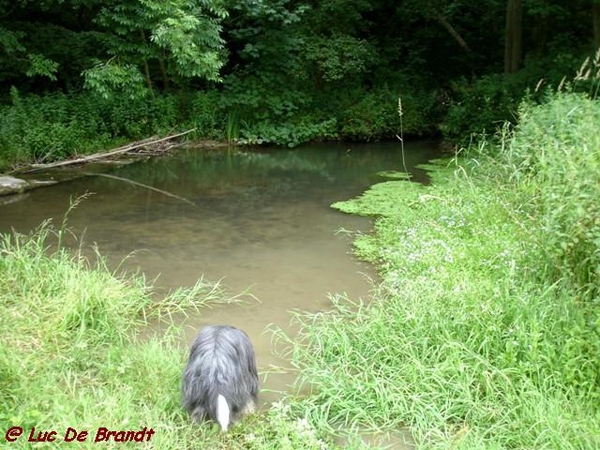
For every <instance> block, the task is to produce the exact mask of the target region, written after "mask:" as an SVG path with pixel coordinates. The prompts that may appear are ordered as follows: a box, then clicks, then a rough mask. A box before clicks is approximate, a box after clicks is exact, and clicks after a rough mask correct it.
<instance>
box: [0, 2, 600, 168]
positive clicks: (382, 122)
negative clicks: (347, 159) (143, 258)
mask: <svg viewBox="0 0 600 450" xmlns="http://www.w3.org/2000/svg"><path fill="white" fill-rule="evenodd" d="M599 23H600V7H599V6H598V3H597V2H590V1H584V0H580V1H579V0H578V1H575V2H573V1H572V0H571V1H567V0H560V1H547V0H540V1H536V2H524V3H523V2H520V1H516V0H487V1H485V2H477V3H474V2H467V1H464V0H435V1H428V2H415V1H409V0H405V1H402V2H389V1H381V0H352V1H329V0H316V1H296V2H291V1H289V0H264V1H255V0H245V1H237V0H236V1H229V0H225V1H219V0H207V1H204V2H197V1H193V0H177V1H171V2H168V3H164V2H162V1H160V0H144V1H139V0H127V1H119V2H114V1H109V2H106V1H99V0H86V1H81V0H68V1H63V0H52V1H44V2H7V1H4V2H0V43H1V45H0V63H1V64H0V66H1V67H2V70H1V71H0V81H1V82H2V89H0V168H2V169H4V168H10V167H12V166H14V165H15V164H18V163H19V162H31V161H32V160H33V161H36V162H48V161H52V160H56V159H62V158H65V157H69V156H71V155H74V154H78V155H81V154H85V153H91V152H95V151H98V150H101V149H103V148H111V147H116V146H118V145H121V144H123V143H124V142H128V141H132V140H139V139H142V138H146V137H148V136H153V135H164V134H168V133H172V132H176V131H186V130H188V129H192V128H195V129H196V132H195V134H194V135H192V136H190V138H192V139H206V138H210V139H214V138H218V139H230V140H235V141H238V142H242V143H251V144H261V143H264V144H267V143H271V144H277V145H292V146H293V145H297V144H299V143H301V142H306V141H310V140H323V139H356V140H375V139H385V138H390V137H394V135H395V134H396V133H397V131H398V128H399V120H398V116H397V114H396V108H395V105H396V100H397V98H398V96H401V97H402V98H403V101H404V106H405V114H404V118H403V119H404V120H403V122H404V123H403V128H404V134H405V136H406V137H411V136H413V137H414V136H432V135H440V134H441V135H442V136H443V137H445V138H446V139H448V140H449V141H451V142H455V141H457V140H460V141H463V140H466V141H468V140H469V138H470V135H471V133H479V132H482V131H483V130H488V131H489V132H493V131H494V129H495V128H496V127H497V126H499V125H501V123H503V121H505V120H509V121H513V122H514V121H515V120H516V118H517V115H518V110H517V107H518V104H519V102H520V100H521V98H522V97H523V95H524V93H525V90H526V89H529V90H530V92H531V94H530V95H531V96H537V95H541V92H542V91H541V90H540V89H538V90H537V92H536V89H535V88H536V86H538V85H539V84H541V86H544V87H545V86H554V87H556V86H557V85H558V84H559V83H560V80H561V79H562V78H563V77H565V76H567V77H570V76H571V75H573V72H574V70H575V69H576V67H577V66H578V64H579V62H580V61H582V60H583V59H584V58H585V57H586V56H588V55H590V54H591V53H593V51H594V49H595V48H597V46H598V44H599V43H600V31H599V30H600V26H599V25H598V24H599ZM538 87H539V86H538Z"/></svg>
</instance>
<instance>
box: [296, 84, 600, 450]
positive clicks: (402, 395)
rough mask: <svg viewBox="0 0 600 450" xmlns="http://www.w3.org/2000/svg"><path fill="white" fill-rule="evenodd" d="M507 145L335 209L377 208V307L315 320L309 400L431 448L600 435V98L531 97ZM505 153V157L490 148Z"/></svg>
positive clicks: (333, 421)
mask: <svg viewBox="0 0 600 450" xmlns="http://www.w3.org/2000/svg"><path fill="white" fill-rule="evenodd" d="M520 116H521V122H520V123H519V125H518V126H517V127H516V129H515V130H514V131H506V132H505V133H504V135H502V136H501V139H500V140H499V143H497V144H493V143H491V142H489V141H483V142H481V143H480V145H479V147H478V148H477V149H471V150H470V151H469V152H468V154H467V155H465V156H464V157H459V158H457V159H454V160H452V161H451V162H450V163H447V162H444V163H443V164H442V163H440V164H442V165H437V166H435V168H434V170H433V172H432V176H433V179H434V183H433V184H432V185H431V186H421V185H416V184H412V183H409V182H406V181H390V182H386V183H382V184H377V185H375V186H373V187H372V188H371V189H370V190H369V191H368V192H366V193H365V194H364V195H363V196H362V197H360V198H357V199H355V200H350V201H347V202H342V203H338V204H335V205H334V207H336V208H338V209H341V210H342V211H346V212H349V213H353V214H363V215H367V216H373V217H375V218H376V231H375V233H374V234H372V235H363V236H359V238H358V240H357V241H356V250H357V253H358V254H359V255H361V256H362V257H363V258H366V259H367V260H369V261H372V262H373V263H374V264H376V265H377V266H378V267H379V268H380V271H381V273H382V275H383V277H384V281H383V283H382V285H381V286H380V287H379V289H378V291H377V295H376V298H375V300H374V301H373V302H372V303H371V304H369V305H363V304H356V303H353V302H350V301H348V300H343V299H340V300H339V301H338V302H337V304H336V310H335V311H332V312H329V313H320V314H316V315H313V316H307V317H304V318H302V319H301V321H302V323H303V325H304V326H303V336H304V340H305V342H306V345H302V346H300V345H295V346H294V352H293V359H294V360H295V361H297V363H298V365H299V368H300V374H301V378H302V380H303V381H305V382H310V383H311V385H313V386H315V387H316V389H315V391H316V392H315V394H314V395H312V396H310V397H308V398H306V399H303V400H302V401H301V402H300V404H299V406H298V411H301V414H306V415H307V416H308V417H309V418H310V421H311V422H312V423H315V424H318V425H317V427H327V426H333V425H337V426H341V427H342V428H349V427H350V426H357V427H360V428H362V429H374V430H377V429H382V430H386V431H394V430H398V429H401V428H402V427H408V428H409V429H410V431H411V433H412V436H413V437H414V438H415V440H416V442H417V443H418V448H423V449H428V448H431V449H433V448H455V449H469V450H472V449H508V448H548V449H569V448H572V449H575V448H577V449H590V450H591V449H595V448H598V447H599V446H600V434H599V433H598V430H599V429H600V408H599V405H600V357H599V355H600V297H599V294H600V283H599V281H598V280H599V279H600V209H599V208H598V204H597V199H598V198H600V175H599V174H600V138H599V136H598V133H597V129H598V124H599V123H600V103H599V102H598V100H592V99H589V98H587V97H584V96H580V95H576V94H553V95H551V96H550V98H549V99H548V100H547V102H546V103H544V104H542V105H538V106H532V105H530V104H524V105H523V106H522V108H521V110H520ZM490 155H493V156H490Z"/></svg>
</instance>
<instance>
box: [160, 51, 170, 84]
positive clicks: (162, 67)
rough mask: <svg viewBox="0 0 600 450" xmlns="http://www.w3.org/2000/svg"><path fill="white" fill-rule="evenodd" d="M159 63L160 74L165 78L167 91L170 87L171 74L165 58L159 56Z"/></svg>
mask: <svg viewBox="0 0 600 450" xmlns="http://www.w3.org/2000/svg"><path fill="white" fill-rule="evenodd" d="M158 64H159V66H160V74H161V76H162V79H163V89H164V90H165V91H167V90H168V89H169V76H168V75H167V67H166V66H165V59H164V58H162V57H161V58H158Z"/></svg>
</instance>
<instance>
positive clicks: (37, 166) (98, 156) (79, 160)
mask: <svg viewBox="0 0 600 450" xmlns="http://www.w3.org/2000/svg"><path fill="white" fill-rule="evenodd" d="M193 131H196V129H195V128H193V129H191V130H187V131H184V132H182V133H178V134H173V135H171V136H166V137H164V138H160V139H154V138H149V139H144V140H143V141H139V142H137V143H133V144H127V145H125V146H123V147H118V148H116V149H114V150H111V151H109V152H105V153H94V154H93V155H88V156H84V157H83V158H77V159H70V160H67V161H59V162H55V163H48V164H31V166H29V168H28V169H27V170H24V171H22V173H30V172H35V171H38V170H44V169H51V168H54V167H62V166H68V165H72V164H83V163H87V162H90V161H95V160H98V159H103V158H108V157H110V156H114V155H119V154H122V153H127V152H130V151H132V150H135V149H138V148H141V147H148V146H150V145H154V144H158V143H159V142H164V141H168V140H170V139H175V138H177V137H180V136H184V135H186V134H189V133H191V132H193Z"/></svg>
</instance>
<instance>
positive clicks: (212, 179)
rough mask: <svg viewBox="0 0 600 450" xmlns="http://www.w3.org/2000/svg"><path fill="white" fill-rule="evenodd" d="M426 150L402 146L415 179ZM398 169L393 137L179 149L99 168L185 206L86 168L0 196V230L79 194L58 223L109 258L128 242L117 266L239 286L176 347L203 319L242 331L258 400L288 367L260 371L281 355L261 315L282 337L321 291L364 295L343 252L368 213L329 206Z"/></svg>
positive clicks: (282, 381)
mask: <svg viewBox="0 0 600 450" xmlns="http://www.w3.org/2000/svg"><path fill="white" fill-rule="evenodd" d="M435 156H437V151H436V150H435V146H434V145H433V144H431V143H427V142H416V143H408V144H406V145H405V154H404V159H405V164H406V166H407V168H408V170H409V172H411V173H412V174H413V179H414V180H416V181H425V180H426V175H425V173H424V172H423V171H421V170H419V169H415V168H414V166H415V165H417V164H420V163H423V162H425V161H427V160H428V159H431V158H432V157H435ZM402 168H403V158H402V153H401V147H400V144H399V143H398V142H393V143H383V144H382V143H380V144H320V145H313V146H309V147H304V148H299V149H293V150H288V149H272V150H260V151H243V152H239V151H237V152H234V151H210V152H207V151H205V150H200V149H193V148H190V149H186V150H180V151H178V152H177V153H176V154H175V155H173V156H169V157H159V158H154V159H149V160H147V161H144V162H140V163H135V164H132V165H129V166H123V167H119V168H115V169H114V170H112V171H111V172H110V174H111V175H113V176H117V177H121V178H126V179H129V180H133V181H135V182H138V183H143V184H146V185H150V186H153V187H155V188H158V189H161V190H164V191H167V192H169V193H172V194H174V195H177V196H179V197H183V198H185V199H187V200H189V201H191V202H193V203H194V204H195V205H196V206H195V207H194V206H191V205H190V204H188V203H185V202H183V201H181V200H178V199H176V198H173V197H168V196H165V195H163V194H160V193H158V192H155V191H151V190H148V189H144V188H141V187H135V186H132V185H130V184H128V183H126V182H124V181H120V180H117V179H109V178H104V177H86V178H83V179H78V180H75V181H71V182H66V183H60V184H58V185H55V186H51V187H46V188H41V189H37V190H34V191H31V193H30V194H29V195H28V196H27V198H25V199H24V200H22V201H19V202H14V203H9V204H6V205H2V206H0V232H8V231H10V230H11V229H15V230H16V231H18V232H21V233H28V232H29V231H31V230H32V229H34V228H35V227H36V226H38V225H39V224H40V223H41V222H42V221H43V220H44V219H46V218H52V220H53V221H54V223H55V224H57V225H58V224H60V222H61V220H62V217H63V215H64V214H65V212H66V210H67V209H68V207H69V199H70V198H76V197H78V196H80V195H82V194H85V193H90V194H91V195H90V196H89V197H88V198H87V199H86V200H85V201H83V203H82V204H81V205H79V206H78V207H77V209H76V210H74V211H73V212H72V213H71V215H70V217H69V222H68V224H69V227H70V228H71V229H73V230H74V231H75V233H76V234H77V235H79V236H81V235H83V236H84V240H85V242H86V244H88V245H89V244H91V243H92V242H95V243H97V244H98V246H99V248H100V252H101V253H102V254H103V255H106V256H107V257H108V258H109V261H110V264H111V266H113V267H117V265H118V264H119V263H120V262H121V261H122V259H123V258H125V257H126V256H127V255H129V254H130V253H131V252H134V251H135V255H134V256H133V257H132V258H129V259H127V260H126V262H125V263H124V267H125V268H127V269H131V270H137V269H139V270H141V271H142V272H143V273H144V274H145V275H146V276H147V278H149V279H154V278H156V277H158V278H156V281H155V283H154V284H155V285H156V286H157V287H159V288H176V287H179V286H192V285H194V284H195V282H196V280H197V279H198V278H200V277H201V276H204V277H205V278H206V279H207V280H210V281H218V280H221V279H222V284H223V286H224V287H225V288H226V289H227V291H228V292H229V293H231V294H232V295H235V294H237V293H239V292H242V291H244V290H246V289H248V288H249V291H250V292H251V293H252V295H253V296H254V297H255V298H256V299H252V298H251V297H247V300H248V301H246V302H244V303H237V304H236V303H234V304H227V305H219V306H215V307H212V308H206V309H203V310H202V314H201V315H200V316H191V317H189V318H188V319H187V320H185V325H186V326H185V333H184V336H182V345H187V344H189V343H190V342H191V341H192V340H193V338H194V335H195V333H196V331H197V329H198V328H199V327H201V326H203V325H205V324H209V323H227V324H231V325H234V326H238V327H240V328H242V329H244V330H245V331H246V332H247V333H248V334H249V335H250V338H251V339H252V341H253V344H254V345H255V348H256V352H257V359H258V364H259V370H260V371H261V372H262V373H263V379H262V393H261V399H262V401H263V402H270V401H273V400H275V399H276V398H278V395H277V393H276V391H282V390H286V389H287V386H288V385H289V384H290V383H291V382H292V381H293V379H294V375H293V373H287V374H286V373H272V374H269V375H268V376H266V379H265V377H264V374H265V373H266V372H267V371H269V369H270V368H272V367H274V366H284V367H285V366H287V365H289V364H287V362H286V361H285V360H283V359H282V358H280V357H278V356H276V355H274V354H273V352H272V342H271V337H272V336H271V334H270V333H268V332H265V330H266V329H267V328H268V327H269V326H270V325H271V324H272V325H274V326H277V327H280V328H282V329H283V330H284V331H286V332H287V333H289V334H291V335H293V333H294V328H293V325H291V324H290V319H291V315H290V311H292V310H302V311H310V312H316V311H319V310H327V309H329V308H330V300H329V298H330V297H329V296H330V295H331V294H335V293H346V294H347V295H348V297H349V298H351V299H353V300H358V299H359V298H362V299H365V300H368V297H369V292H370V289H371V284H370V282H369V279H370V278H374V277H376V274H375V272H374V270H373V268H372V267H371V266H370V265H368V264H365V263H363V262H360V261H358V260H357V259H356V258H355V257H354V256H353V255H352V253H351V242H352V233H354V232H356V231H359V230H360V231H361V232H369V230H370V228H371V221H370V220H368V219H365V218H361V217H354V216H350V215H345V214H343V213H340V212H337V211H335V210H333V209H331V208H330V205H331V204H332V203H333V202H336V201H340V200H345V199H348V198H351V197H354V196H356V195H359V194H360V193H361V192H363V191H364V190H365V189H367V188H368V187H369V186H370V185H371V184H373V183H376V182H379V181H384V178H382V177H381V176H379V175H378V172H380V171H390V170H402ZM344 230H346V231H350V232H352V233H347V232H345V231H344ZM181 320H182V321H184V318H183V317H182V318H181Z"/></svg>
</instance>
